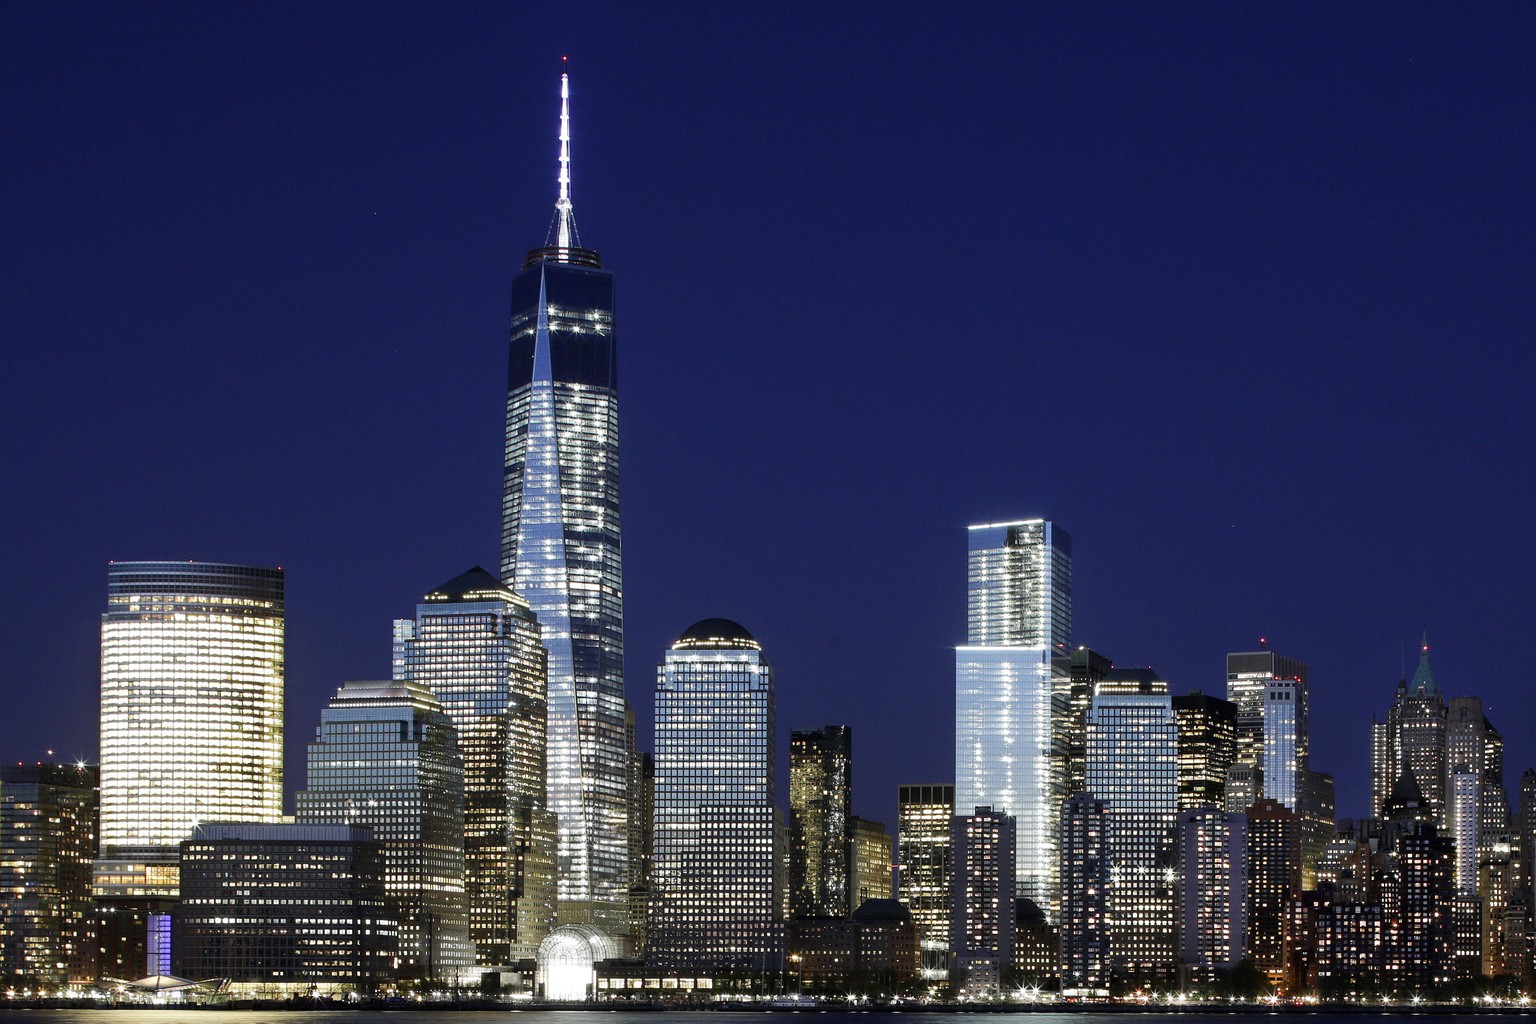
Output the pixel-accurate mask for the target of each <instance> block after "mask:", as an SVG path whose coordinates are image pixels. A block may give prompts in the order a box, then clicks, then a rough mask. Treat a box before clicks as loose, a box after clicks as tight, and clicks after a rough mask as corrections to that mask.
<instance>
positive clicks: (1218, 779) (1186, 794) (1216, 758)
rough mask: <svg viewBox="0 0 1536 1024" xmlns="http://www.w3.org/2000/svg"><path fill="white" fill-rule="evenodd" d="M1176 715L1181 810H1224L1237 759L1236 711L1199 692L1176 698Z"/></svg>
mask: <svg viewBox="0 0 1536 1024" xmlns="http://www.w3.org/2000/svg"><path fill="white" fill-rule="evenodd" d="M1173 715H1174V718H1175V720H1176V721H1177V722H1178V727H1179V810H1181V811H1193V810H1196V809H1198V808H1201V807H1221V806H1222V805H1223V803H1224V801H1225V800H1226V789H1227V769H1229V768H1231V767H1232V762H1233V759H1234V758H1235V757H1236V755H1237V709H1236V707H1235V706H1234V705H1233V704H1232V702H1231V701H1225V700H1221V699H1219V698H1217V697H1211V696H1207V695H1206V694H1203V693H1201V692H1199V691H1198V690H1197V691H1195V692H1194V693H1189V694H1183V695H1180V696H1177V697H1174V698H1173ZM1252 802H1253V801H1252V800H1250V801H1248V803H1252ZM1243 806H1244V807H1246V806H1247V804H1244V805H1243Z"/></svg>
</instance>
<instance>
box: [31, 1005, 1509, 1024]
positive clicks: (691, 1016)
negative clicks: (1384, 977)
mask: <svg viewBox="0 0 1536 1024" xmlns="http://www.w3.org/2000/svg"><path fill="white" fill-rule="evenodd" d="M709 1012H710V1011H703V1010H692V1011H688V1010H668V1009H663V1010H655V1011H649V1012H635V1011H626V1010H510V1009H508V1010H474V1011H466V1010H440V1011H421V1010H383V1011H358V1010H343V1009H338V1010H331V1009H303V1010H200V1009H176V1010H164V1009H149V1010H7V1009H0V1024H488V1022H490V1021H492V1020H495V1019H497V1018H498V1017H501V1016H502V1015H505V1016H506V1017H507V1018H510V1019H509V1020H506V1021H505V1024H669V1022H677V1021H685V1022H686V1024H709V1022H712V1024H813V1022H811V1021H809V1020H806V1019H804V1018H807V1017H811V1016H817V1015H820V1016H827V1017H830V1018H831V1019H830V1020H828V1021H827V1022H826V1024H836V1018H837V1017H842V1016H847V1015H848V1013H849V1011H843V1010H802V1011H792V1012H790V1011H781V1012H777V1013H763V1012H754V1011H730V1012H724V1011H718V1012H717V1013H716V1014H715V1015H712V1016H709V1017H705V1016H703V1015H704V1014H706V1013H709ZM851 1012H852V1013H854V1014H856V1015H857V1020H856V1021H853V1022H850V1024H956V1017H957V1016H965V1017H968V1018H972V1019H973V1024H1205V1022H1210V1024H1216V1022H1220V1021H1246V1020H1257V1019H1260V1018H1270V1019H1273V1018H1277V1017H1292V1016H1294V1017H1299V1018H1301V1019H1303V1020H1304V1021H1305V1022H1306V1024H1345V1022H1352V1024H1362V1022H1370V1024H1393V1022H1411V1024H1436V1022H1439V1021H1467V1022H1472V1021H1476V1020H1478V1019H1479V1018H1486V1017H1487V1016H1488V1014H1486V1013H1447V1012H1445V1011H1443V1010H1424V1011H1422V1012H1417V1013H1414V1012H1407V1011H1404V1010H1402V1009H1401V1008H1393V1009H1392V1010H1390V1011H1376V1010H1371V1009H1368V1008H1362V1009H1360V1010H1359V1011H1356V1012H1353V1013H1338V1012H1332V1011H1323V1012H1310V1011H1307V1010H1285V1011H1279V1012H1274V1011H1262V1010H1254V1011H1250V1012H1247V1013H1227V1012H1219V1011H1213V1012H1190V1013H1160V1012H1154V1011H1140V1010H1122V1011H1119V1012H1115V1013H1103V1012H1093V1011H1078V1012H1072V1013H1056V1012H1049V1011H1037V1012H1031V1013H985V1014H960V1015H957V1014H956V1013H933V1012H929V1011H918V1010H913V1011H910V1012H906V1011H891V1010H856V1011H851ZM1506 1012H1510V1013H1512V1014H1513V1015H1514V1016H1518V1017H1522V1018H1523V1017H1528V1016H1530V1011H1506ZM1274 1024H1283V1022H1274Z"/></svg>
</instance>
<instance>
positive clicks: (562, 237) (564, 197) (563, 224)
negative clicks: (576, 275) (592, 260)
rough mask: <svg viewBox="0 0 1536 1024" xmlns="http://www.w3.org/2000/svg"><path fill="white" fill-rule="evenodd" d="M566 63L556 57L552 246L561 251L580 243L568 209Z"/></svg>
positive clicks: (568, 91) (568, 88)
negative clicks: (556, 187)
mask: <svg viewBox="0 0 1536 1024" xmlns="http://www.w3.org/2000/svg"><path fill="white" fill-rule="evenodd" d="M569 61H570V58H569V57H561V58H560V67H561V71H560V197H559V198H558V199H556V200H555V245H556V246H558V247H559V248H561V249H569V248H571V247H572V246H577V245H580V244H581V241H580V236H578V235H577V234H576V214H575V213H574V212H573V211H572V209H571V75H570V72H568V71H566V70H564V69H565V67H566V66H567V64H568V62H569Z"/></svg>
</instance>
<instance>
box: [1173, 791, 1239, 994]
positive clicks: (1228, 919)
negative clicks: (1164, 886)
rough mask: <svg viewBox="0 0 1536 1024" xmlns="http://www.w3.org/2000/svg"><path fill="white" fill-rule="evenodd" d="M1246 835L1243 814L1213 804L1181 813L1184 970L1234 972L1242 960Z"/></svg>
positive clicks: (1180, 854)
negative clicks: (1212, 805)
mask: <svg viewBox="0 0 1536 1024" xmlns="http://www.w3.org/2000/svg"><path fill="white" fill-rule="evenodd" d="M1247 835H1248V822H1247V819H1246V818H1244V817H1243V815H1241V814H1233V813H1232V812H1230V811H1223V810H1218V809H1217V808H1215V807H1211V806H1206V807H1202V808H1199V809H1197V810H1189V811H1180V812H1179V839H1178V842H1179V891H1178V892H1179V930H1178V934H1179V960H1180V962H1181V963H1183V964H1184V965H1185V966H1186V967H1194V968H1200V969H1203V970H1205V971H1217V970H1228V971H1230V970H1231V969H1232V968H1234V967H1236V966H1237V965H1238V963H1239V962H1240V961H1241V960H1242V959H1243V955H1244V952H1245V950H1246V942H1247V934H1246V932H1247V920H1248V915H1247V897H1248V858H1247ZM1197 977H1199V975H1198V974H1197ZM1212 977H1213V975H1209V974H1208V975H1206V976H1205V977H1204V978H1202V980H1210V979H1211V978H1212Z"/></svg>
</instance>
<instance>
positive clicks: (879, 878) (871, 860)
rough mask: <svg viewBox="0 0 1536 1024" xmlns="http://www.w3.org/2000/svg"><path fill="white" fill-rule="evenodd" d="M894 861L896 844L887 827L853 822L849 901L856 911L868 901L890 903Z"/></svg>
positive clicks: (863, 819) (864, 822)
mask: <svg viewBox="0 0 1536 1024" xmlns="http://www.w3.org/2000/svg"><path fill="white" fill-rule="evenodd" d="M895 860H896V851H895V849H894V844H893V843H892V841H891V834H890V833H889V832H887V831H886V830H885V826H884V825H883V824H881V823H880V822H878V821H870V820H869V819H868V818H857V817H856V818H854V819H853V885H852V886H851V895H852V898H851V900H850V902H851V903H852V904H853V909H854V910H858V909H859V908H860V907H861V906H863V905H864V903H865V902H866V901H868V900H888V899H891V868H892V866H893V865H894V863H895Z"/></svg>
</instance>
